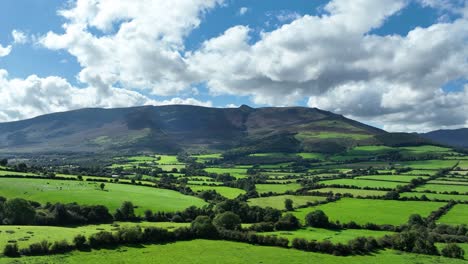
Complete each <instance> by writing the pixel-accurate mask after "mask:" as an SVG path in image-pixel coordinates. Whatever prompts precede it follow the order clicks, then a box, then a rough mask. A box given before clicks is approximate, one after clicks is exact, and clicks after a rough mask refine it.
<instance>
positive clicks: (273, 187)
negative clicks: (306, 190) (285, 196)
mask: <svg viewBox="0 0 468 264" xmlns="http://www.w3.org/2000/svg"><path fill="white" fill-rule="evenodd" d="M255 187H256V189H257V192H258V193H267V192H273V193H285V192H287V191H296V190H298V189H300V188H301V185H300V184H299V183H288V184H255Z"/></svg>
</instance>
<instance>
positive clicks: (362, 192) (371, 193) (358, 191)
mask: <svg viewBox="0 0 468 264" xmlns="http://www.w3.org/2000/svg"><path fill="white" fill-rule="evenodd" d="M314 191H318V192H322V193H329V192H332V193H333V194H337V193H339V194H346V193H349V194H352V195H353V196H362V197H365V196H384V195H385V194H386V193H387V192H386V191H376V190H363V189H346V188H320V189H315V190H312V192H314Z"/></svg>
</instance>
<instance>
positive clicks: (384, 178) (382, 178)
mask: <svg viewBox="0 0 468 264" xmlns="http://www.w3.org/2000/svg"><path fill="white" fill-rule="evenodd" d="M416 178H423V179H427V178H429V177H427V176H400V175H369V176H359V177H355V179H361V180H378V181H395V182H402V183H409V182H411V180H412V179H416Z"/></svg>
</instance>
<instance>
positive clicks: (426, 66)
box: [188, 0, 468, 130]
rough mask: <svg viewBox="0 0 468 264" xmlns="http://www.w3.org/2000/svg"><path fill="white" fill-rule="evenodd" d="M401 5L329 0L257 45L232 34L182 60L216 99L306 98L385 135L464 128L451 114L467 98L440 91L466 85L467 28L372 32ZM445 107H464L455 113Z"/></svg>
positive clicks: (463, 24)
mask: <svg viewBox="0 0 468 264" xmlns="http://www.w3.org/2000/svg"><path fill="white" fill-rule="evenodd" d="M406 4H407V1H403V0H402V1H393V0H381V1H374V0H359V1H344V0H334V1H331V2H329V3H328V5H326V6H325V8H324V11H325V13H324V14H323V15H321V16H310V15H305V16H303V17H301V18H298V19H296V20H294V21H293V22H291V23H290V24H286V25H283V26H282V27H280V28H278V29H276V30H274V31H272V32H265V33H263V34H262V35H261V39H260V40H259V41H258V42H256V43H254V44H249V34H250V32H249V28H247V27H243V26H236V27H233V28H231V29H228V30H226V32H224V34H222V35H221V36H219V37H217V38H214V39H210V40H207V41H206V42H205V43H204V45H203V46H202V48H201V49H200V50H198V51H196V52H194V53H192V54H190V56H189V58H188V61H189V63H190V67H191V69H192V70H193V71H195V72H198V74H199V75H200V76H203V78H206V79H207V85H208V88H209V89H210V91H211V92H212V93H213V94H223V93H228V94H241V95H248V96H252V97H253V98H252V99H253V101H254V102H256V103H259V104H270V105H293V104H295V103H296V102H297V100H299V99H302V98H304V97H310V99H309V105H310V106H314V107H319V108H324V109H328V110H332V111H336V112H338V113H341V114H345V115H349V116H352V117H355V118H358V119H359V120H363V121H372V122H373V123H378V124H380V125H385V127H386V128H388V129H391V130H395V129H405V130H406V129H417V130H429V129H433V128H438V127H441V126H442V127H455V126H457V125H458V126H461V125H464V124H465V122H466V120H467V118H468V114H465V113H466V112H465V113H464V112H463V111H461V112H458V111H457V113H458V114H457V115H456V117H455V116H453V117H451V116H449V115H448V114H447V113H449V112H450V111H454V110H456V109H459V108H462V107H460V105H462V106H463V105H466V104H468V101H463V100H465V99H466V96H463V95H464V94H458V93H451V94H447V93H444V92H443V91H442V90H441V87H442V86H443V85H444V84H445V83H446V82H448V81H450V80H455V79H460V78H465V79H466V78H468V45H467V40H468V31H467V30H466V28H468V21H467V19H466V18H459V19H457V20H455V21H453V22H451V23H438V24H434V25H432V26H430V27H428V28H415V29H414V30H412V31H411V32H409V33H408V34H407V35H406V36H399V35H389V36H378V35H373V34H370V33H369V32H371V31H372V30H373V29H376V28H379V27H380V26H382V25H383V24H384V23H385V21H386V19H388V18H389V17H390V16H392V15H394V14H396V13H397V12H399V11H400V10H402V9H403V8H404V7H405V5H406ZM226 43H229V45H226ZM220 64H221V65H223V67H217V66H216V65H220ZM442 98H445V99H444V100H442ZM449 98H460V99H457V100H456V101H455V102H457V104H453V103H452V101H450V100H449ZM457 107H458V108H457ZM410 124H413V125H410Z"/></svg>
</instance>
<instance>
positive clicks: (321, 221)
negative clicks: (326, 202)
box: [305, 210, 330, 228]
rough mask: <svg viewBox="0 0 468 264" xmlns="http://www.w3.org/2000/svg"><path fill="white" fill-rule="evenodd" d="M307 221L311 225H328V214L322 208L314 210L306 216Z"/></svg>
mask: <svg viewBox="0 0 468 264" xmlns="http://www.w3.org/2000/svg"><path fill="white" fill-rule="evenodd" d="M305 220H306V223H307V225H308V226H311V227H322V228H323V227H328V226H329V225H330V222H329V221H328V216H327V215H326V214H325V213H324V212H323V211H322V210H316V211H313V212H311V213H309V214H307V216H306V219H305Z"/></svg>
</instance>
